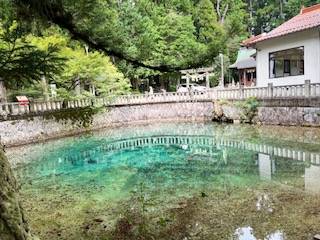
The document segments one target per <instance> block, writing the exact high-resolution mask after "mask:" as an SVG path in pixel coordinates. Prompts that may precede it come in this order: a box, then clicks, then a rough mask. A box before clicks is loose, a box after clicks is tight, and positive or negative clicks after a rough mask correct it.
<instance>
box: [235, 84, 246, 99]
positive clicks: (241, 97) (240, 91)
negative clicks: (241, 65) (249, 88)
mask: <svg viewBox="0 0 320 240" xmlns="http://www.w3.org/2000/svg"><path fill="white" fill-rule="evenodd" d="M235 98H236V97H235ZM239 98H240V99H243V98H244V89H243V86H242V85H241V84H239Z"/></svg>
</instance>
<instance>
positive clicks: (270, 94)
mask: <svg viewBox="0 0 320 240" xmlns="http://www.w3.org/2000/svg"><path fill="white" fill-rule="evenodd" d="M267 97H268V98H273V83H268V92H267Z"/></svg>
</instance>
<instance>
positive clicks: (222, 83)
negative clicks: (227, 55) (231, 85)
mask: <svg viewBox="0 0 320 240" xmlns="http://www.w3.org/2000/svg"><path fill="white" fill-rule="evenodd" d="M220 61H221V79H220V84H219V85H220V87H222V88H223V87H224V66H223V64H224V63H223V54H222V53H220Z"/></svg>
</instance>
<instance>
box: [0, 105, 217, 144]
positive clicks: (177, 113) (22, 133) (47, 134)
mask: <svg viewBox="0 0 320 240" xmlns="http://www.w3.org/2000/svg"><path fill="white" fill-rule="evenodd" d="M212 112H213V103H212V102H186V103H161V104H144V105H134V106H119V107H112V108H109V109H107V110H105V111H102V112H99V113H97V114H96V115H94V116H93V122H92V124H91V126H90V127H88V128H84V127H81V126H79V125H77V124H73V123H72V122H71V120H66V121H63V122H62V121H56V120H55V119H48V118H46V117H44V116H37V117H33V118H30V119H18V120H10V121H2V122H0V136H1V142H2V143H3V144H5V145H6V146H17V145H22V144H27V143H32V142H39V141H43V140H47V139H51V138H58V137H64V136H68V135H74V134H79V133H82V132H85V131H90V130H97V129H100V128H104V127H110V126H118V125H126V124H137V123H139V122H145V121H148V122H152V121H155V122H159V121H173V120H179V121H181V120H182V121H209V120H211V118H212Z"/></svg>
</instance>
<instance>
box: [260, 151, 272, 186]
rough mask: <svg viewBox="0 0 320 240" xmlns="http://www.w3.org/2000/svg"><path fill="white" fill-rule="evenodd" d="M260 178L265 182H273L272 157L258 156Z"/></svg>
mask: <svg viewBox="0 0 320 240" xmlns="http://www.w3.org/2000/svg"><path fill="white" fill-rule="evenodd" d="M258 165H259V176H260V178H261V179H263V180H271V177H272V160H271V157H270V155H266V154H263V153H259V154H258Z"/></svg>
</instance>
